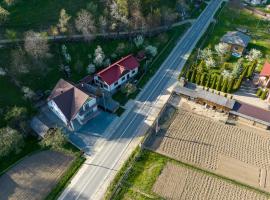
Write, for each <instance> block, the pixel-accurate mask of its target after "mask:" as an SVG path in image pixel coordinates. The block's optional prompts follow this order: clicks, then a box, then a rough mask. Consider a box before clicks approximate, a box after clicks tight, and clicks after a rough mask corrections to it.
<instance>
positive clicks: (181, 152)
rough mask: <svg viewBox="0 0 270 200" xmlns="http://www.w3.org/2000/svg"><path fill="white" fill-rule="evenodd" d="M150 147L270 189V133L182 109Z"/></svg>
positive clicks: (212, 170)
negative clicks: (229, 123)
mask: <svg viewBox="0 0 270 200" xmlns="http://www.w3.org/2000/svg"><path fill="white" fill-rule="evenodd" d="M258 131H259V130H258ZM147 148H149V149H151V150H153V151H156V152H158V153H160V154H163V155H165V156H168V157H171V158H174V159H176V160H179V161H182V162H185V163H189V164H191V165H195V166H197V167H200V168H202V169H205V170H208V171H211V172H214V173H216V174H219V175H222V176H226V177H228V178H230V179H233V180H237V181H238V182H241V183H244V184H246V185H250V186H253V187H256V188H258V189H260V190H264V191H267V192H270V151H269V149H270V134H269V133H266V132H261V131H260V132H259V133H258V132H256V130H248V129H243V128H239V127H236V126H230V125H226V124H224V123H220V122H217V121H214V120H211V119H210V118H207V117H203V116H199V115H196V114H194V113H191V112H187V111H185V110H179V111H178V113H177V114H176V117H175V118H174V121H173V122H172V124H171V125H170V127H169V129H168V130H167V131H166V132H165V133H164V132H163V133H162V134H160V135H153V136H152V137H151V139H150V142H148V143H147Z"/></svg>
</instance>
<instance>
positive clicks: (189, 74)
mask: <svg viewBox="0 0 270 200" xmlns="http://www.w3.org/2000/svg"><path fill="white" fill-rule="evenodd" d="M190 76H191V70H188V71H187V73H186V76H185V77H186V79H187V80H188V81H189V80H190V78H191V77H190Z"/></svg>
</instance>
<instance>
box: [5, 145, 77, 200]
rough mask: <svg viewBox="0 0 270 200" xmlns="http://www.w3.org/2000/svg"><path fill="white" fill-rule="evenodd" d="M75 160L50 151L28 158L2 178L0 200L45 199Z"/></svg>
mask: <svg viewBox="0 0 270 200" xmlns="http://www.w3.org/2000/svg"><path fill="white" fill-rule="evenodd" d="M73 159H74V158H73V157H72V156H69V155H65V154H64V153H60V152H56V151H50V150H48V151H42V152H39V153H36V154H34V155H31V156H29V157H26V158H25V159H23V160H22V161H21V162H19V163H18V164H17V165H16V166H14V167H13V168H11V169H10V170H9V171H8V172H7V173H5V174H4V175H2V176H1V177H0V188H1V189H0V199H8V200H29V199H31V200H40V199H44V198H45V197H46V196H47V195H48V194H49V192H50V191H51V190H52V189H53V188H54V187H55V186H56V184H57V182H58V181H59V179H60V178H61V176H62V175H63V173H64V172H65V171H66V169H67V168H68V167H69V166H70V164H71V163H72V161H73Z"/></svg>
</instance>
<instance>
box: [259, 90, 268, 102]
mask: <svg viewBox="0 0 270 200" xmlns="http://www.w3.org/2000/svg"><path fill="white" fill-rule="evenodd" d="M268 92H269V90H268V89H265V90H264V91H263V92H262V94H261V99H262V100H265V99H266V97H267V94H268Z"/></svg>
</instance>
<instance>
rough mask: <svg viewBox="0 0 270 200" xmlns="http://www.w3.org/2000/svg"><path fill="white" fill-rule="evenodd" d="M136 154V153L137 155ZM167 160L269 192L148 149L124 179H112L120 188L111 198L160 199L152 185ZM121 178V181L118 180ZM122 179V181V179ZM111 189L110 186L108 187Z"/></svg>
mask: <svg viewBox="0 0 270 200" xmlns="http://www.w3.org/2000/svg"><path fill="white" fill-rule="evenodd" d="M137 156H138V155H137ZM168 162H172V163H174V164H176V165H179V166H181V167H185V168H188V169H191V170H194V171H196V172H199V173H203V174H206V175H208V176H211V177H213V178H218V179H222V180H223V181H226V182H229V183H231V184H234V185H237V186H239V187H242V188H244V189H248V190H252V191H254V192H256V193H259V194H261V195H265V196H267V197H268V198H269V197H270V194H269V193H267V192H265V191H262V190H258V189H257V188H254V187H251V186H249V185H246V184H243V183H240V182H238V181H236V180H232V179H229V178H227V177H224V176H220V175H217V174H215V173H212V172H209V171H206V170H203V169H201V168H198V167H196V166H194V165H190V164H187V163H183V162H179V161H176V160H174V159H171V158H168V157H165V156H163V155H160V154H157V153H155V152H152V151H149V150H142V151H141V154H140V155H139V159H137V161H136V162H135V163H134V164H133V166H132V168H131V170H130V172H129V173H128V176H127V177H126V178H125V179H122V178H121V177H117V179H115V180H114V184H115V185H116V184H118V185H120V186H121V187H120V189H118V190H117V193H115V195H114V196H113V199H117V200H120V199H133V200H139V199H140V200H146V199H147V200H148V199H162V198H161V197H159V196H157V195H156V194H154V193H153V192H152V187H153V185H154V183H155V182H156V180H157V178H158V176H159V175H160V174H161V172H162V169H163V168H164V167H165V165H166V164H167V163H168ZM126 169H127V167H125V168H122V169H121V174H124V172H123V171H124V170H126ZM120 180H122V183H119V181H120ZM123 180H124V181H123ZM110 190H112V188H110Z"/></svg>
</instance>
